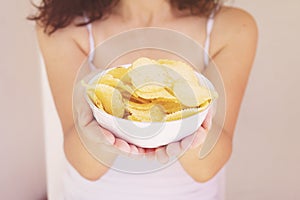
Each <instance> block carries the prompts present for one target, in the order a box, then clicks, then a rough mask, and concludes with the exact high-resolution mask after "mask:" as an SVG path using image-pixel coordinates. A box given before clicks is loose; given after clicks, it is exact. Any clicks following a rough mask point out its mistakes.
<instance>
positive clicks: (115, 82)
mask: <svg viewBox="0 0 300 200" xmlns="http://www.w3.org/2000/svg"><path fill="white" fill-rule="evenodd" d="M97 84H105V85H109V86H111V87H114V88H118V89H121V91H125V92H128V93H130V94H131V93H133V90H132V88H131V87H130V86H128V85H125V84H124V83H123V82H122V81H121V80H120V79H117V78H114V77H113V76H112V75H111V74H104V75H103V76H101V77H100V78H99V80H98V82H97Z"/></svg>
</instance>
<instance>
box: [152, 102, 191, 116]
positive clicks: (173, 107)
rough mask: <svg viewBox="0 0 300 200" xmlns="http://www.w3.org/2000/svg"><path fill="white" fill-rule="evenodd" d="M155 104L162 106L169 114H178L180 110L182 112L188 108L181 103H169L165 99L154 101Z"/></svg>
mask: <svg viewBox="0 0 300 200" xmlns="http://www.w3.org/2000/svg"><path fill="white" fill-rule="evenodd" d="M153 103H154V104H158V105H161V106H162V108H163V109H164V112H165V113H167V114H169V113H173V112H177V111H179V110H182V109H184V108H186V107H185V106H184V105H182V104H181V103H180V102H179V101H169V100H165V99H155V100H154V101H153Z"/></svg>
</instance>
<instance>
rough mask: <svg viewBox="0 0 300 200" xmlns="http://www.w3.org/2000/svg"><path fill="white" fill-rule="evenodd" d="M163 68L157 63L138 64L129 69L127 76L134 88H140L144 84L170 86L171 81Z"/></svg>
mask: <svg viewBox="0 0 300 200" xmlns="http://www.w3.org/2000/svg"><path fill="white" fill-rule="evenodd" d="M165 68H166V67H163V66H161V65H158V64H149V65H144V66H139V67H135V68H133V69H132V70H130V71H129V72H128V76H129V77H130V79H131V83H132V85H133V86H134V88H140V87H143V86H145V85H159V86H162V87H172V83H173V81H172V79H170V76H169V75H168V72H167V71H166V70H165Z"/></svg>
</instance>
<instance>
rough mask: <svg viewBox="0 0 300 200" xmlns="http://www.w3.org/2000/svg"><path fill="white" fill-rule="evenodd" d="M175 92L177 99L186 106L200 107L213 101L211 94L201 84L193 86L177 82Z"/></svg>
mask: <svg viewBox="0 0 300 200" xmlns="http://www.w3.org/2000/svg"><path fill="white" fill-rule="evenodd" d="M173 91H174V94H175V96H176V97H177V99H178V100H179V101H180V102H181V103H182V104H183V105H185V106H188V107H198V106H199V105H201V104H202V103H204V102H205V101H207V100H211V99H212V96H211V92H210V90H208V89H207V88H205V87H203V86H200V85H199V84H191V83H188V82H186V81H184V82H176V83H175V84H174V87H173Z"/></svg>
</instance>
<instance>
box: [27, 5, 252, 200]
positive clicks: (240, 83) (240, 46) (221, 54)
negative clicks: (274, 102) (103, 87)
mask: <svg viewBox="0 0 300 200" xmlns="http://www.w3.org/2000/svg"><path fill="white" fill-rule="evenodd" d="M38 9H39V13H38V14H37V15H36V16H33V17H31V19H33V20H36V21H37V29H36V30H37V35H38V40H39V44H40V48H41V51H42V54H43V58H44V61H45V65H46V68H47V74H48V79H49V82H50V87H51V90H52V94H53V96H54V100H55V104H56V108H57V111H58V113H59V117H60V120H61V123H62V127H63V132H64V150H65V155H66V158H67V160H68V162H69V163H70V164H71V165H70V167H69V170H70V171H71V172H70V174H71V176H72V177H69V178H68V180H66V184H65V198H66V199H101V198H103V199H121V198H125V199H141V198H143V199H147V198H149V199H207V200H208V199H222V197H221V195H220V191H219V190H218V187H219V185H218V184H219V183H218V182H217V179H218V177H219V176H220V174H221V172H220V170H221V169H222V167H223V166H224V165H225V163H226V162H227V160H228V159H229V157H230V155H231V149H232V139H233V133H234V128H235V124H236V120H237V117H238V112H239V108H240V105H241V101H242V97H243V94H244V91H245V88H246V84H247V80H248V76H249V73H250V69H251V66H252V63H253V60H254V56H255V50H256V43H257V27H256V24H255V21H254V20H253V18H252V17H251V16H250V15H249V14H248V13H246V12H245V11H243V10H240V9H236V8H231V7H225V6H222V5H221V2H220V1H218V0H191V1H185V0H152V1H146V0H140V1H133V0H119V1H114V0H111V1H109V0H76V1H74V0H73V1H67V0H43V2H42V5H41V6H40V7H38ZM209 17H210V18H209ZM152 26H155V27H164V28H168V29H173V30H176V31H180V32H182V33H184V34H186V35H188V36H189V37H191V38H193V39H194V40H195V41H197V42H199V43H200V44H202V45H203V47H204V48H205V49H207V50H208V54H209V55H210V57H211V58H212V59H213V61H214V63H216V65H217V67H218V70H219V72H220V74H221V76H222V79H223V82H224V87H225V90H226V102H227V104H226V106H227V107H226V111H227V112H226V119H225V123H224V126H223V129H222V134H221V136H220V138H219V140H218V143H217V144H216V145H215V147H214V149H213V150H212V152H211V153H210V154H209V155H208V156H206V157H205V158H204V159H201V160H199V159H197V156H196V154H195V152H198V151H199V150H200V148H201V145H200V144H201V143H202V142H203V141H202V140H201V139H199V138H200V137H201V135H203V134H204V133H205V132H206V131H207V130H208V129H209V128H210V123H209V121H210V119H209V118H210V116H208V117H207V119H206V120H205V122H204V123H203V124H202V126H201V128H200V129H199V130H198V131H197V133H195V134H196V136H197V137H196V138H198V139H195V140H196V141H195V140H194V141H193V145H192V147H191V148H189V149H188V150H187V151H186V152H185V153H184V154H183V155H182V156H181V157H180V160H179V161H178V162H177V165H176V166H172V167H168V168H166V169H164V170H163V172H154V173H150V174H146V175H138V176H136V175H130V174H122V173H120V172H113V171H112V170H110V169H109V168H108V167H107V166H105V165H103V164H102V163H100V162H98V161H97V160H96V159H95V158H94V157H93V156H92V155H91V154H89V153H88V151H87V150H86V148H84V146H83V145H82V143H81V141H80V139H79V137H78V134H77V130H76V128H75V125H74V121H73V114H72V91H73V83H74V80H75V78H76V74H77V71H78V70H79V67H80V65H81V63H82V62H83V60H84V59H85V58H87V57H88V55H89V53H90V51H91V50H93V48H94V45H96V44H99V43H100V42H102V41H104V40H105V39H107V38H108V37H110V36H113V35H116V34H118V33H121V32H123V31H126V30H131V29H134V28H140V27H152ZM62 75H63V76H62ZM62 77H63V78H62ZM75 103H76V102H75ZM83 107H84V109H81V111H82V112H86V113H85V114H83V116H88V117H86V118H85V119H83V120H81V121H84V120H86V122H83V124H84V123H85V125H87V124H91V123H90V122H91V121H93V119H91V114H90V111H87V107H86V105H84V106H83ZM79 115H82V113H80V112H79ZM79 117H80V116H79ZM85 125H83V127H84V128H87V127H85ZM97 130H98V131H99V132H102V135H103V136H104V137H103V138H106V139H107V142H106V143H107V144H105V146H106V148H110V147H111V146H113V147H114V148H117V149H119V150H121V151H119V153H122V152H127V154H128V156H130V155H131V154H143V153H145V152H147V153H148V151H149V150H147V149H142V148H138V147H136V146H134V145H131V144H128V143H127V142H126V141H124V140H121V139H119V138H116V137H115V136H114V135H113V134H112V133H110V132H109V131H107V130H105V129H103V128H102V127H97V128H95V127H94V131H97ZM189 139H190V138H189ZM104 140H105V139H104ZM186 140H187V138H185V139H183V140H182V141H180V142H178V143H177V144H175V145H174V146H175V147H174V146H172V145H167V146H164V147H160V148H158V149H155V150H154V151H151V152H150V153H148V154H147V156H148V157H150V156H151V155H152V156H156V157H157V159H159V160H161V161H162V162H166V161H167V160H168V157H169V156H170V154H171V153H174V152H172V151H175V150H174V149H176V148H177V149H178V148H183V147H182V146H183V144H184V143H185V141H186ZM103 152H105V156H107V157H109V158H111V159H112V160H113V159H114V157H115V156H116V153H112V154H111V155H108V154H109V153H107V151H105V150H103ZM177 152H178V151H177ZM74 169H75V170H76V171H75V170H74ZM162 176H164V180H163V179H162V178H161V177H162ZM171 178H172V179H171ZM124 179H125V180H124ZM165 179H166V180H165ZM148 180H152V182H151V181H148ZM147 181H148V182H147ZM174 181H175V182H177V184H175V185H174ZM131 183H132V184H133V183H134V184H135V185H134V187H130V186H129V185H130V184H131ZM125 185H127V186H126V189H122V188H124V187H125ZM161 188H164V189H163V190H162V189H161Z"/></svg>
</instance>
